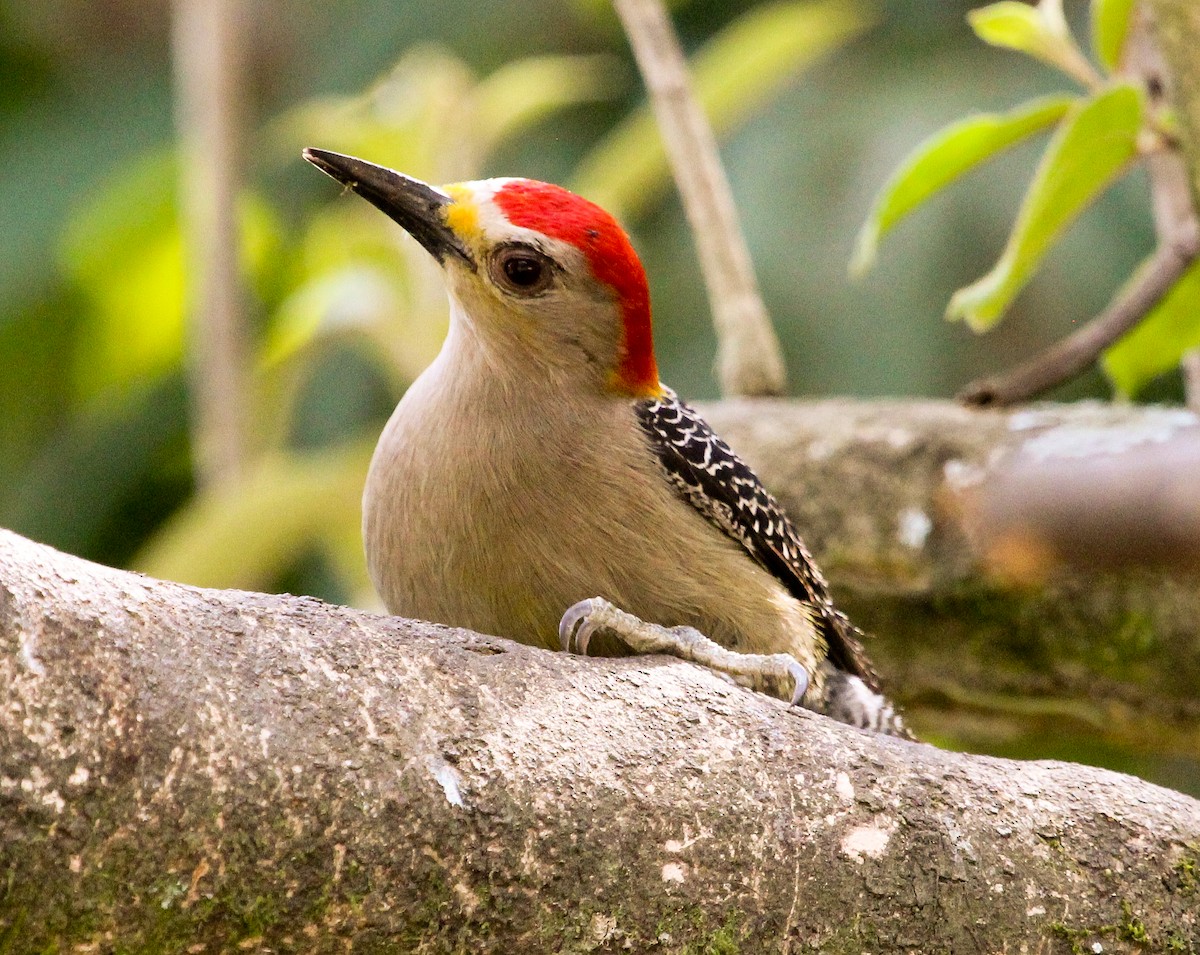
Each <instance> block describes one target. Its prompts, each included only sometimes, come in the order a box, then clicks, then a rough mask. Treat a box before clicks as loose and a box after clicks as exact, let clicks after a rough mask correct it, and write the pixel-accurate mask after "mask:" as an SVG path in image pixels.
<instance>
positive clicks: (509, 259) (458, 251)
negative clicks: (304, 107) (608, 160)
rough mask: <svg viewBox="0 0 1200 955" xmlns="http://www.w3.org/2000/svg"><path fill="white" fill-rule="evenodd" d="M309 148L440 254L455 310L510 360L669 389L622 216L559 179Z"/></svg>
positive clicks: (642, 393)
mask: <svg viewBox="0 0 1200 955" xmlns="http://www.w3.org/2000/svg"><path fill="white" fill-rule="evenodd" d="M304 158H305V159H307V160H308V161H309V162H310V163H312V164H313V165H314V166H316V167H317V168H318V169H320V170H321V171H322V172H324V173H326V174H327V175H329V176H331V177H333V178H334V179H336V180H337V181H338V182H340V183H343V184H344V185H346V186H348V187H349V188H351V189H353V190H354V191H355V192H357V193H358V194H359V195H360V196H362V197H363V198H364V199H366V200H367V201H368V202H370V203H372V204H373V205H374V206H376V207H377V208H378V209H380V210H382V211H383V212H384V213H386V214H387V215H388V216H390V217H391V218H392V219H394V220H395V221H396V222H398V223H399V224H400V225H401V226H403V227H404V228H405V230H407V231H408V232H409V234H410V235H412V237H413V238H414V239H416V240H417V241H418V242H419V243H420V244H421V245H422V246H424V248H425V249H426V250H427V251H428V252H429V253H430V254H431V255H432V256H433V257H434V258H435V259H437V261H438V262H439V263H440V264H441V266H442V270H443V272H444V273H445V276H446V284H447V287H448V289H449V292H450V297H451V300H452V301H453V302H454V303H455V305H456V308H455V312H456V314H457V315H458V316H459V317H460V318H461V319H462V320H464V321H466V322H467V323H468V324H469V325H470V326H471V328H472V330H473V331H474V332H475V333H476V334H477V335H478V337H479V338H480V339H481V340H483V341H484V342H486V343H488V344H489V345H490V346H492V347H495V348H502V349H505V350H507V351H508V352H510V353H512V352H515V354H509V355H507V356H506V357H507V358H508V359H510V360H515V361H522V362H527V363H529V364H530V365H531V367H530V368H529V370H530V372H531V373H534V372H535V370H536V368H537V367H545V368H547V369H558V370H565V371H566V372H567V373H568V374H572V375H579V373H580V372H583V373H584V377H585V378H586V379H587V380H589V381H592V382H595V383H596V384H597V385H598V386H599V387H600V388H602V389H604V390H606V391H608V392H612V393H614V394H619V395H627V396H632V397H648V396H651V395H656V394H659V393H661V390H662V386H661V385H660V384H659V381H658V369H657V366H656V365H655V361H654V345H653V339H652V335H651V325H650V293H649V288H648V287H647V284H646V273H645V271H644V270H643V268H642V264H641V262H640V260H639V259H638V257H637V253H636V252H634V250H633V246H632V245H631V244H630V241H629V237H628V236H627V235H626V234H625V232H624V230H622V228H621V227H620V226H619V225H618V224H617V221H616V220H615V219H614V218H613V217H612V216H611V215H609V214H608V213H607V212H605V211H604V210H603V209H601V208H600V207H599V206H597V205H595V204H594V203H591V202H588V201H587V200H586V199H582V198H580V197H579V196H577V195H575V194H574V193H571V192H568V191H567V190H566V189H563V188H561V187H560V186H554V185H550V184H548V183H544V182H536V181H534V180H532V179H486V180H482V181H479V182H465V183H457V184H454V185H451V186H446V187H444V188H436V187H433V186H429V185H427V184H426V183H423V182H421V181H420V180H418V179H412V178H409V177H408V176H404V175H402V174H400V173H398V172H394V171H393V170H391V169H386V168H384V167H382V166H376V165H374V164H373V163H369V162H365V161H363V160H361V159H355V158H353V157H351V156H343V155H341V154H339V153H332V152H326V151H325V150H321V149H306V150H304Z"/></svg>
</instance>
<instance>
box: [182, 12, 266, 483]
mask: <svg viewBox="0 0 1200 955" xmlns="http://www.w3.org/2000/svg"><path fill="white" fill-rule="evenodd" d="M241 2H242V0H175V3H174V16H173V53H174V59H175V83H176V90H177V93H176V110H177V117H178V119H177V125H178V130H179V139H180V153H181V179H180V189H181V193H182V197H181V199H182V202H181V204H182V210H183V221H184V233H185V236H186V240H187V248H188V251H189V256H188V259H189V265H188V268H189V273H190V276H191V282H190V286H191V287H190V302H189V312H190V315H191V339H192V340H191V368H190V372H191V381H192V395H193V411H192V433H193V458H194V461H195V469H196V476H197V481H198V483H200V484H201V485H209V486H211V485H215V484H221V483H225V482H229V481H232V480H234V479H236V478H237V476H238V475H239V474H240V473H241V471H242V469H243V466H244V464H245V456H246V444H247V437H246V416H245V409H246V408H248V407H249V390H250V387H249V380H248V369H249V366H250V361H249V356H248V344H247V338H248V335H247V331H246V328H245V319H244V303H245V296H244V289H243V282H242V275H241V270H240V266H239V261H238V248H239V243H238V228H237V195H238V189H239V183H240V181H241V170H242V168H243V162H242V136H241V126H242V109H241V107H242V103H241V96H240V93H241V86H242V76H243V70H242V56H241V53H242V50H241V39H242V33H243V32H244V30H245V29H246V27H247V22H246V21H247V17H245V16H244V11H242V10H240V9H239V7H240V5H241Z"/></svg>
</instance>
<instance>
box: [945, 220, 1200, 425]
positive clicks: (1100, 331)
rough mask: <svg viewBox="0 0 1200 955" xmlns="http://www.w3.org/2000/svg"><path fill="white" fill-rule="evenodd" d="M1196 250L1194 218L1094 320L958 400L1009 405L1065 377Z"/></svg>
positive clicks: (1148, 302)
mask: <svg viewBox="0 0 1200 955" xmlns="http://www.w3.org/2000/svg"><path fill="white" fill-rule="evenodd" d="M1198 253H1200V227H1198V226H1197V223H1196V221H1195V220H1194V219H1193V220H1191V221H1190V222H1188V223H1187V224H1186V226H1185V227H1184V228H1183V229H1182V230H1181V231H1180V232H1179V233H1178V234H1176V235H1175V236H1174V237H1173V238H1172V239H1171V240H1170V241H1168V242H1164V243H1162V244H1161V245H1159V247H1158V248H1157V249H1156V250H1155V252H1154V255H1153V256H1151V258H1150V260H1149V261H1148V262H1147V263H1146V264H1145V265H1144V266H1143V267H1142V268H1141V270H1140V271H1139V272H1138V273H1137V275H1136V276H1135V278H1134V280H1133V282H1132V283H1131V284H1130V285H1128V286H1126V287H1125V288H1124V289H1122V290H1121V291H1120V292H1119V293H1118V294H1117V296H1116V298H1114V299H1113V301H1112V304H1111V305H1109V307H1108V308H1106V309H1105V310H1104V311H1103V312H1101V313H1100V314H1099V315H1097V316H1096V317H1095V318H1094V319H1092V320H1091V321H1090V322H1088V323H1087V324H1086V325H1084V326H1083V327H1082V328H1080V329H1079V330H1078V331H1076V332H1074V333H1072V334H1071V335H1068V336H1067V337H1066V338H1064V339H1062V340H1061V341H1059V342H1056V343H1055V344H1054V345H1052V346H1051V347H1050V348H1048V349H1047V350H1046V351H1044V352H1043V353H1042V354H1041V355H1038V356H1037V357H1036V358H1033V359H1031V360H1030V361H1027V362H1025V363H1024V364H1022V365H1019V366H1017V367H1016V368H1014V369H1013V370H1011V371H1008V372H1006V373H1004V374H1002V375H997V376H995V377H992V378H982V379H980V380H978V381H974V382H972V383H971V384H969V385H967V386H966V387H965V388H964V389H963V390H962V391H961V392H959V395H958V397H959V400H960V401H963V402H965V403H966V404H969V405H977V406H987V405H996V406H1005V405H1012V404H1016V403H1017V402H1021V401H1028V400H1029V399H1030V398H1032V397H1035V396H1037V395H1040V394H1041V393H1042V392H1044V391H1048V390H1049V389H1051V388H1053V387H1055V386H1056V385H1061V384H1062V383H1063V382H1066V381H1069V380H1070V379H1071V378H1073V377H1074V376H1075V375H1077V374H1079V372H1081V371H1083V370H1084V369H1085V368H1087V367H1088V366H1090V365H1091V364H1092V363H1093V362H1094V361H1095V360H1096V359H1097V358H1099V357H1100V353H1101V352H1102V351H1104V349H1106V348H1107V347H1108V346H1109V345H1111V344H1112V343H1113V342H1115V341H1116V340H1117V339H1118V338H1120V337H1121V336H1122V335H1124V334H1125V333H1126V332H1127V331H1129V330H1130V329H1131V328H1133V327H1134V326H1135V325H1136V324H1137V323H1138V322H1140V321H1141V320H1142V319H1143V318H1145V316H1146V314H1147V313H1148V312H1149V311H1150V310H1151V309H1152V308H1154V306H1155V305H1157V304H1158V303H1159V301H1161V300H1162V297H1163V296H1164V295H1166V293H1167V292H1169V291H1170V290H1171V287H1172V286H1173V285H1174V284H1175V283H1176V282H1177V281H1178V280H1179V278H1180V276H1182V275H1183V273H1184V272H1185V271H1187V269H1188V266H1190V265H1191V264H1192V263H1193V262H1194V261H1195V260H1196V256H1197V254H1198Z"/></svg>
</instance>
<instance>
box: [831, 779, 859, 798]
mask: <svg viewBox="0 0 1200 955" xmlns="http://www.w3.org/2000/svg"><path fill="white" fill-rule="evenodd" d="M833 788H834V789H835V790H837V794H838V795H839V796H841V797H842V801H843V802H854V783H852V782H850V777H849V776H847V775H846V774H845V773H838V774H837V781H836V782H835V783H834V785H833Z"/></svg>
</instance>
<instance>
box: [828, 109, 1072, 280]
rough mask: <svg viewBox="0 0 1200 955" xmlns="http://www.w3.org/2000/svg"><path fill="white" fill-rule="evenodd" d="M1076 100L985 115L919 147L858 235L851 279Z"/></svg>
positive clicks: (950, 128) (879, 198)
mask: <svg viewBox="0 0 1200 955" xmlns="http://www.w3.org/2000/svg"><path fill="white" fill-rule="evenodd" d="M1074 102H1075V98H1074V97H1071V96H1047V97H1043V98H1039V99H1035V100H1031V101H1030V102H1028V103H1024V104H1022V105H1021V106H1018V107H1016V108H1015V109H1013V110H1011V111H1009V112H1007V113H981V114H979V115H977V116H970V117H968V118H967V119H964V120H962V121H961V122H957V123H954V124H952V125H950V126H947V127H946V128H945V129H943V130H941V131H940V132H937V133H935V134H934V135H933V136H931V137H930V138H929V139H927V140H925V142H923V143H921V145H919V146H918V147H917V148H916V149H914V150H913V151H912V153H910V154H909V156H908V158H907V159H905V160H904V162H903V163H902V164H901V166H900V168H899V169H897V170H896V172H895V173H894V174H893V175H892V178H891V179H890V180H888V182H887V184H886V185H885V186H884V187H883V188H882V189H881V190H880V191H879V195H878V196H877V197H876V198H875V203H874V205H873V206H872V207H871V211H870V213H868V215H867V221H866V222H864V223H863V226H862V229H860V230H859V233H858V238H857V239H856V240H855V243H854V256H853V258H852V259H851V262H850V271H851V274H853V275H862V274H863V273H864V272H866V271H867V270H868V269H869V268H871V266H872V265H874V264H875V253H876V251H877V249H878V246H879V240H880V239H882V238H883V236H884V235H885V234H887V232H888V231H889V230H890V229H891V228H892V227H893V226H894V225H895V224H896V223H897V222H899V221H900V220H901V219H903V218H904V217H905V216H906V215H908V214H909V213H910V212H912V210H913V209H915V208H916V207H917V206H919V205H920V204H921V203H922V202H924V201H925V200H926V199H928V198H929V197H930V196H931V195H933V194H934V193H935V192H937V191H938V190H939V189H943V188H945V187H946V186H947V185H949V184H950V183H951V182H953V181H954V180H955V179H957V178H958V177H959V176H961V175H963V174H964V173H965V172H967V171H968V170H970V169H972V168H974V167H975V166H977V165H979V164H980V163H982V162H985V161H986V160H988V159H991V158H992V157H993V156H995V155H996V153H998V152H1001V151H1002V150H1004V149H1007V148H1008V147H1010V146H1012V145H1014V144H1015V143H1018V142H1020V141H1021V140H1022V139H1025V138H1026V137H1027V136H1031V135H1033V134H1034V133H1036V132H1038V131H1039V130H1042V129H1045V128H1046V127H1047V126H1049V125H1050V124H1052V123H1056V122H1058V121H1059V120H1060V119H1062V117H1063V116H1064V115H1065V114H1066V112H1067V110H1068V109H1069V108H1070V107H1071V104H1072V103H1074Z"/></svg>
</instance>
